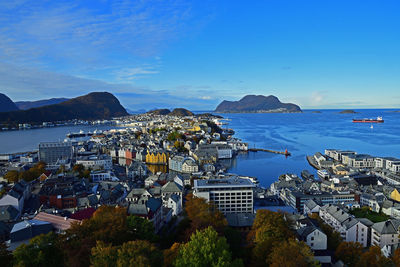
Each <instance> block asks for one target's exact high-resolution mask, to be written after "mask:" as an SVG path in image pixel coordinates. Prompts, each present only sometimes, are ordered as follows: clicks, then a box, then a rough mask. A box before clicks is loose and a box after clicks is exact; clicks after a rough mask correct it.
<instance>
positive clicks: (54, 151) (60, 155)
mask: <svg viewBox="0 0 400 267" xmlns="http://www.w3.org/2000/svg"><path fill="white" fill-rule="evenodd" d="M72 155H73V149H72V143H71V142H42V143H40V144H39V160H40V161H43V162H45V163H47V164H54V163H57V162H59V161H60V160H63V161H69V160H71V159H72Z"/></svg>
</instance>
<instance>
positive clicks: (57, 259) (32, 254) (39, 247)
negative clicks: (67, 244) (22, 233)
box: [14, 232, 64, 267]
mask: <svg viewBox="0 0 400 267" xmlns="http://www.w3.org/2000/svg"><path fill="white" fill-rule="evenodd" d="M14 264H15V266H31V267H35V266H38V267H40V266H64V258H63V253H62V250H61V249H60V244H59V240H58V238H57V235H56V234H55V233H53V232H50V233H48V234H46V235H44V234H42V235H39V236H36V237H34V238H32V239H31V240H30V241H29V244H28V245H26V244H22V245H21V246H19V247H18V248H17V249H16V250H15V251H14Z"/></svg>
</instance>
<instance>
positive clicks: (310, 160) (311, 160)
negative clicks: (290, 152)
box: [306, 156, 321, 170]
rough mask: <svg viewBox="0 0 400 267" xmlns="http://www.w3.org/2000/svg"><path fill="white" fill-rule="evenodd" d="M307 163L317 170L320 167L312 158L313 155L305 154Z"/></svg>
mask: <svg viewBox="0 0 400 267" xmlns="http://www.w3.org/2000/svg"><path fill="white" fill-rule="evenodd" d="M306 158H307V161H308V163H309V164H310V165H311V166H312V167H313V168H314V169H317V170H320V169H321V168H320V167H319V166H318V163H317V161H316V160H315V159H314V157H313V156H306Z"/></svg>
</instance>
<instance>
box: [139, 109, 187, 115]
mask: <svg viewBox="0 0 400 267" xmlns="http://www.w3.org/2000/svg"><path fill="white" fill-rule="evenodd" d="M147 114H152V115H170V116H177V117H185V116H193V113H192V112H191V111H189V110H187V109H184V108H176V109H174V110H172V111H170V110H169V109H166V108H164V109H155V110H151V111H149V112H147Z"/></svg>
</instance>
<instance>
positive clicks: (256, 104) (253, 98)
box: [215, 95, 302, 113]
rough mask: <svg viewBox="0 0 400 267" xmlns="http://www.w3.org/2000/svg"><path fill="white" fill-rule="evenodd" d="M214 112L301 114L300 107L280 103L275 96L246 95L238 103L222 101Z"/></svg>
mask: <svg viewBox="0 0 400 267" xmlns="http://www.w3.org/2000/svg"><path fill="white" fill-rule="evenodd" d="M215 112H220V113H295V112H302V111H301V109H300V107H299V106H297V105H295V104H291V103H282V102H281V101H279V99H278V98H277V97H276V96H273V95H270V96H263V95H246V96H245V97H243V98H242V99H240V100H239V101H227V100H224V101H222V103H220V104H219V105H218V106H217V108H216V109H215Z"/></svg>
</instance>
